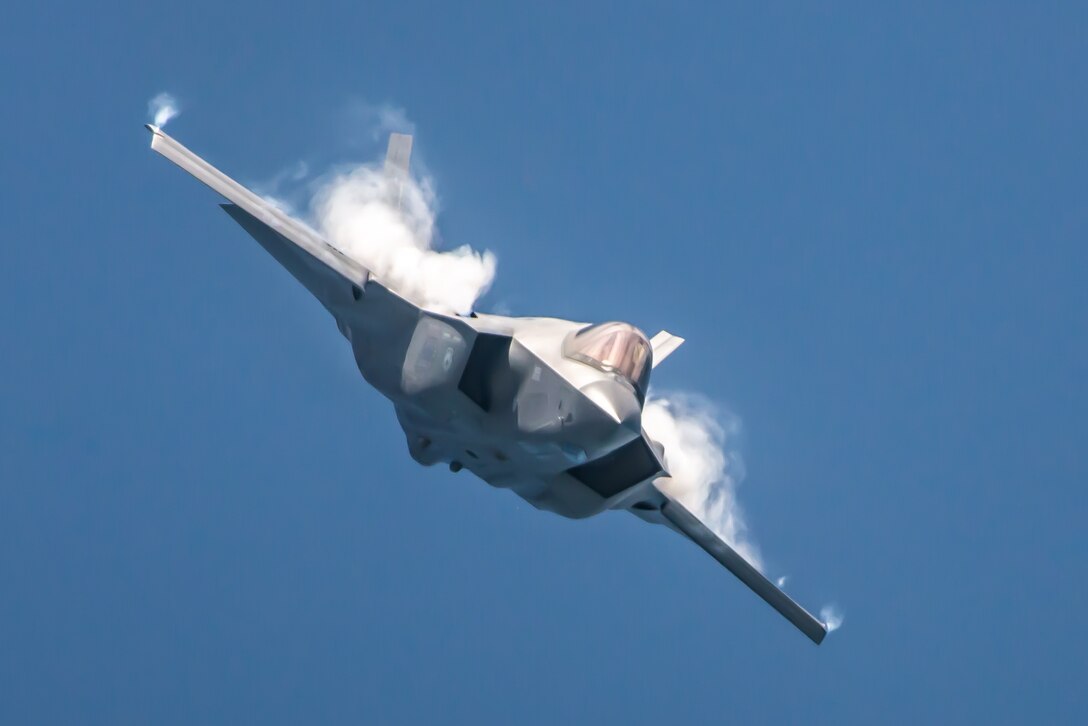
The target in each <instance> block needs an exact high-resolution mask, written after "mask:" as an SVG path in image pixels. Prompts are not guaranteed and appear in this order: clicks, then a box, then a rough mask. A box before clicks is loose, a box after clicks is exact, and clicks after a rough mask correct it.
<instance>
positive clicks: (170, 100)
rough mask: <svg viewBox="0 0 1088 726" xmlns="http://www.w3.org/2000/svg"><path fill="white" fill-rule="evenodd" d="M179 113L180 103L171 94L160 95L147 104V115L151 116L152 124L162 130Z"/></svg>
mask: <svg viewBox="0 0 1088 726" xmlns="http://www.w3.org/2000/svg"><path fill="white" fill-rule="evenodd" d="M179 113H181V110H180V108H179V107H178V101H177V99H176V98H174V97H173V96H171V95H170V94H169V93H165V92H164V93H160V94H158V95H157V96H155V97H154V98H152V99H151V100H150V101H148V103H147V114H148V115H149V116H151V123H153V124H155V125H156V126H158V127H159V128H160V129H161V128H162V127H163V126H166V124H167V123H169V122H170V119H172V118H174V117H175V116H177V115H178V114H179Z"/></svg>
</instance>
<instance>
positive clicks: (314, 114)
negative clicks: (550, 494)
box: [0, 2, 1088, 724]
mask: <svg viewBox="0 0 1088 726" xmlns="http://www.w3.org/2000/svg"><path fill="white" fill-rule="evenodd" d="M322 5H323V7H322V8H320V9H316V8H312V7H306V8H303V7H302V6H301V5H300V6H298V7H297V8H296V9H288V8H287V7H286V6H284V7H278V8H273V7H271V6H267V5H265V4H245V3H241V4H232V5H230V6H224V4H222V3H202V2H189V3H171V4H160V3H130V4H127V5H126V4H119V5H117V6H115V7H113V8H110V9H95V10H93V11H91V10H89V9H88V8H87V7H86V6H85V5H84V4H71V5H64V4H63V3H61V4H48V5H39V6H38V7H35V8H34V9H29V6H28V5H18V6H15V7H12V8H8V9H7V10H6V11H5V15H6V19H5V22H4V23H3V24H2V27H0V89H2V90H3V96H4V98H5V100H6V103H5V104H4V110H3V112H2V113H0V138H3V139H4V140H5V143H4V151H3V159H4V161H3V164H0V184H2V191H3V199H4V212H5V214H4V218H5V224H6V234H5V251H6V253H5V256H4V260H5V262H4V265H3V268H2V269H3V273H4V274H3V283H4V284H3V285H2V286H0V310H2V311H3V312H2V314H0V321H2V324H3V327H4V331H5V340H6V341H7V344H6V345H5V346H4V349H3V355H2V356H0V721H2V722H4V723H72V722H80V723H103V724H105V723H109V724H124V723H159V724H167V723H178V724H190V723H237V722H242V721H245V722H259V723H300V722H306V723H358V722H379V723H381V722H385V723H392V722H459V721H460V722H473V723H475V722H484V723H488V722H495V723H508V722H511V721H513V720H518V721H520V722H525V723H556V722H559V721H567V722H575V723H579V722H600V721H610V722H625V723H660V722H674V721H678V720H683V721H689V722H694V723H712V722H722V721H727V720H731V721H740V722H752V721H769V722H785V723H798V722H811V723H816V722H827V723H873V722H874V721H879V722H892V723H917V722H919V721H945V722H948V721H973V722H991V723H1000V722H1029V721H1030V722H1055V721H1083V720H1084V719H1085V718H1086V717H1088V702H1086V699H1088V696H1086V695H1085V691H1084V683H1083V681H1084V675H1085V673H1086V670H1088V663H1086V656H1085V651H1086V648H1085V646H1086V643H1085V636H1084V632H1083V627H1082V625H1081V621H1082V619H1083V613H1084V611H1085V609H1086V607H1088V587H1086V585H1085V570H1086V563H1088V559H1086V547H1085V544H1086V543H1085V537H1084V524H1085V515H1086V512H1088V507H1086V495H1085V484H1086V474H1088V467H1086V465H1085V461H1084V441H1085V435H1086V433H1088V427H1086V426H1085V423H1084V416H1085V413H1084V412H1085V408H1086V404H1088V400H1086V399H1088V395H1086V386H1085V383H1084V375H1085V372H1086V371H1088V334H1086V333H1088V299H1086V296H1085V284H1084V283H1085V277H1086V273H1088V253H1086V251H1085V248H1086V245H1085V237H1086V234H1085V233H1086V231H1088V211H1086V210H1088V207H1086V205H1085V197H1084V189H1085V188H1086V186H1088V185H1086V183H1085V179H1084V175H1085V171H1084V170H1085V168H1086V162H1088V142H1086V141H1085V135H1084V129H1085V128H1086V127H1088V100H1086V99H1088V97H1086V96H1085V94H1084V82H1085V77H1086V71H1088V67H1086V60H1088V57H1086V56H1088V51H1086V46H1085V43H1084V33H1083V31H1084V28H1085V24H1086V22H1088V13H1086V11H1085V10H1084V9H1083V8H1075V6H1074V4H1072V3H1068V4H1059V5H1050V4H1033V5H1032V8H1031V9H1030V10H1026V9H1024V8H1023V7H1021V5H1020V4H1014V3H987V4H985V5H984V6H979V7H975V8H960V9H956V8H949V7H947V4H946V3H910V4H902V5H896V6H891V7H885V8H881V9H877V8H874V7H873V6H872V4H870V3H857V4H853V5H850V4H842V5H839V6H836V7H834V8H819V9H815V8H813V7H811V6H809V5H808V4H798V5H790V4H774V5H772V6H767V7H758V8H756V7H749V6H744V7H726V6H725V5H723V4H719V3H708V4H701V5H700V4H680V5H674V6H670V7H668V8H667V9H666V8H665V6H664V4H660V5H651V4H633V5H626V4H625V5H623V6H621V5H619V4H617V5H614V6H611V7H609V6H606V5H600V4H593V3H588V4H587V3H577V4H549V5H548V6H547V8H545V7H544V6H543V4H542V5H541V7H539V8H536V9H530V8H526V7H515V6H514V5H513V4H507V3H496V4H494V5H490V6H489V5H486V4H471V5H466V6H464V7H461V8H458V9H453V8H436V7H431V6H430V5H429V4H419V5H415V4H412V3H396V4H382V5H370V4H366V3H358V2H355V3H335V4H322ZM163 90H168V91H170V92H172V93H174V94H175V95H177V96H178V98H179V99H180V100H181V103H182V105H183V108H184V112H183V114H182V115H181V116H180V117H179V118H177V119H176V120H175V121H174V122H173V123H172V124H171V126H170V129H169V130H170V132H171V133H173V134H175V135H176V136H177V137H178V138H179V139H181V140H182V141H184V142H185V143H186V144H188V145H190V146H191V147H192V148H194V149H195V150H197V151H198V152H200V153H201V154H203V155H205V156H206V157H207V158H209V159H210V160H212V161H213V162H214V163H216V164H218V165H219V166H221V167H222V168H223V169H225V170H227V171H228V172H229V173H231V174H233V175H235V176H236V177H238V178H240V179H242V180H244V181H247V182H259V181H261V180H267V179H270V178H272V177H273V176H274V175H275V174H276V173H277V172H279V171H280V170H282V169H284V168H288V167H290V166H291V165H292V164H295V163H297V162H298V161H299V160H306V161H307V162H308V163H309V164H311V167H312V168H315V169H317V170H321V169H326V168H328V165H329V164H331V163H333V162H335V161H346V160H353V159H354V160H361V159H367V158H370V157H372V156H373V155H375V154H376V153H378V145H377V144H375V143H373V141H372V140H371V139H370V138H369V137H368V135H367V134H366V133H364V131H365V128H364V126H363V124H362V122H361V121H360V120H359V119H358V118H357V116H355V115H353V113H352V108H354V107H355V106H356V105H357V104H359V103H371V104H382V103H391V104H395V105H397V106H400V107H403V108H404V109H406V111H407V113H408V115H409V116H410V117H411V119H412V120H413V121H414V122H415V124H416V127H417V129H416V130H417V141H418V150H419V153H420V155H421V158H422V159H424V160H425V161H426V163H427V166H428V167H429V169H430V170H431V171H432V172H433V174H434V176H435V178H436V180H437V183H438V187H439V194H440V197H441V200H442V214H441V217H440V220H439V224H440V228H441V230H442V234H443V237H444V239H445V240H446V241H447V242H448V243H450V244H464V243H469V244H472V245H474V246H476V247H479V248H488V249H491V250H493V251H494V252H495V253H496V254H497V255H498V258H499V273H498V278H497V280H496V283H495V285H494V287H493V289H492V290H491V292H490V293H489V294H488V295H487V297H486V298H485V299H484V300H483V302H482V304H481V307H482V308H483V309H494V308H496V307H500V306H501V307H502V308H505V309H508V310H510V311H512V312H513V313H516V314H549V315H557V316H563V317H572V318H577V319H587V320H610V319H622V320H630V321H631V322H633V323H635V324H637V325H639V326H640V327H643V328H644V329H646V330H650V331H655V330H658V329H661V328H668V329H669V330H673V331H675V332H677V333H679V334H681V335H684V336H685V337H686V338H687V339H688V342H687V343H686V344H685V346H684V347H683V348H681V349H680V351H679V352H677V353H676V354H675V355H674V356H673V357H672V358H670V359H669V361H668V363H667V364H666V365H664V366H662V367H661V368H659V369H658V371H656V372H655V383H656V384H657V385H658V386H660V387H664V388H675V389H685V390H694V391H699V392H701V393H703V394H705V395H706V396H708V397H709V398H710V399H712V400H713V401H715V402H717V403H718V405H720V406H721V407H722V408H723V409H727V410H729V411H732V412H734V413H735V414H736V415H737V416H739V417H740V419H741V420H742V421H743V425H744V437H743V442H742V444H741V450H742V453H743V456H744V460H745V463H746V466H747V471H748V475H747V478H746V480H745V481H744V483H743V485H742V486H741V488H740V498H741V501H742V503H743V505H744V507H745V510H746V512H747V514H748V518H749V522H750V525H751V528H752V533H753V535H754V537H755V539H756V541H757V542H758V543H759V545H760V547H761V549H762V552H763V555H764V558H765V560H766V561H767V562H768V564H769V565H770V567H771V568H772V569H773V570H774V571H775V572H786V573H789V574H790V576H791V579H790V591H791V593H792V594H794V595H795V596H796V597H797V598H798V599H800V600H801V601H802V602H803V603H804V604H806V605H807V606H810V607H812V608H814V609H815V608H818V607H819V606H820V605H822V604H824V603H827V602H831V601H834V602H837V603H839V604H840V605H841V607H842V608H843V610H844V611H845V613H846V624H845V626H844V627H843V628H842V630H840V631H838V632H836V633H834V634H833V635H832V636H831V637H829V638H828V639H827V641H826V642H825V644H824V645H823V646H821V647H819V648H816V647H813V646H812V645H811V644H810V643H809V642H807V641H806V640H805V639H804V638H803V637H802V636H800V635H799V634H798V633H796V632H795V631H793V630H792V628H790V627H789V626H788V625H786V624H785V623H784V622H783V621H781V619H780V618H778V617H777V616H775V615H774V613H773V612H771V611H770V610H769V609H768V608H767V607H766V606H765V605H763V604H762V603H761V602H759V601H758V599H757V598H755V597H754V596H752V595H751V594H750V593H748V592H747V591H745V590H744V589H743V588H742V587H741V586H740V585H739V584H738V583H737V582H735V581H734V580H733V579H732V578H731V577H730V576H729V575H728V574H727V573H725V572H724V571H722V570H721V569H720V568H719V567H718V566H717V565H716V564H715V563H714V562H712V561H711V560H710V559H709V558H707V557H706V556H705V555H703V554H702V553H701V552H699V551H698V550H697V549H696V548H695V547H694V546H692V545H691V544H690V543H687V542H685V541H683V540H682V539H681V538H679V537H677V536H674V535H671V534H670V533H669V532H667V531H665V530H663V529H656V528H651V527H649V526H647V525H644V524H643V523H641V522H639V521H637V520H636V519H635V518H633V517H630V516H626V515H620V514H614V515H609V516H602V517H599V518H596V519H593V520H589V521H580V522H572V521H566V520H562V519H560V518H558V517H554V516H551V515H548V514H544V513H540V512H537V511H535V510H532V508H531V507H529V506H527V505H525V504H524V503H522V502H520V500H518V499H517V498H516V497H514V496H512V495H509V494H507V493H504V492H499V491H494V490H492V489H490V488H489V487H488V486H487V485H485V484H483V483H482V482H479V481H477V480H474V479H473V478H471V477H469V476H467V475H465V474H461V475H459V476H453V475H451V474H450V473H449V472H447V471H444V470H438V469H422V468H420V467H418V466H416V465H415V464H414V463H413V462H412V461H411V460H410V459H409V458H408V455H407V452H406V448H405V446H404V442H403V437H402V434H401V433H400V431H399V429H398V427H397V425H396V422H395V419H394V417H393V414H392V410H391V408H390V406H389V405H388V404H387V403H386V402H385V401H384V400H383V399H381V398H380V396H378V394H376V393H375V392H374V391H372V390H370V389H369V388H367V386H366V385H365V384H364V383H363V381H362V380H361V378H360V377H359V375H358V373H357V371H356V370H355V368H354V364H353V362H352V360H351V356H350V352H349V350H348V348H347V346H346V345H345V343H344V341H343V340H342V339H341V338H340V336H339V335H338V333H337V331H336V329H335V327H334V325H333V324H332V321H331V319H329V318H328V316H327V314H326V313H325V312H324V311H323V310H322V309H321V308H320V306H319V305H317V304H316V303H315V302H314V301H312V300H311V299H309V298H308V297H307V294H306V293H305V292H304V291H303V290H302V288H301V287H299V286H298V285H297V284H295V283H294V282H293V281H292V280H291V279H290V278H289V277H288V275H287V274H286V273H284V272H283V271H282V270H280V269H279V268H277V267H276V265H275V264H274V262H273V261H272V260H271V259H270V258H269V257H268V256H267V255H265V254H264V253H263V251H262V250H261V249H260V248H259V247H258V246H257V245H256V244H254V243H253V242H252V241H251V240H250V239H249V238H247V237H246V236H245V234H244V233H242V232H241V230H239V229H237V228H236V227H235V226H234V225H233V222H231V221H230V219H229V218H227V217H226V215H224V214H223V213H222V212H220V211H219V210H218V209H217V207H216V202H217V200H216V199H215V198H214V196H213V195H212V194H211V193H210V192H208V191H207V190H206V189H204V188H203V187H201V186H200V185H199V184H197V183H196V182H194V181H193V180H191V179H189V178H188V177H186V176H185V175H184V174H183V173H181V172H180V171H178V170H177V169H174V168H172V167H170V165H169V164H168V163H167V162H166V161H165V160H163V159H161V158H159V157H158V156H156V155H154V154H152V153H151V152H150V151H149V150H148V148H147V142H148V139H147V134H146V131H144V130H143V128H142V124H143V123H144V122H145V121H146V120H147V119H146V104H147V101H148V99H150V98H151V97H152V96H153V95H154V94H155V93H157V92H159V91H163Z"/></svg>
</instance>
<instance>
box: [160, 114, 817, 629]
mask: <svg viewBox="0 0 1088 726" xmlns="http://www.w3.org/2000/svg"><path fill="white" fill-rule="evenodd" d="M147 129H148V130H149V131H150V132H151V148H152V149H153V150H155V151H157V152H158V153H160V154H162V155H163V156H165V157H166V158H167V159H169V160H170V161H172V162H174V163H175V164H177V165H178V166H179V167H181V168H182V169H184V170H185V171H187V172H189V173H190V174H192V175H193V176H194V177H196V178H197V179H199V180H200V181H202V182H204V183H205V184H206V185H208V186H209V187H211V188H212V190H213V191H215V192H217V193H218V194H220V195H222V196H223V197H224V198H226V200H227V203H226V204H223V205H221V206H222V207H223V209H224V210H225V211H226V212H227V214H229V215H230V216H231V217H232V218H233V219H234V220H235V221H236V222H237V223H238V224H239V225H241V226H242V228H243V229H244V230H245V231H246V232H248V233H249V234H250V236H252V237H253V238H254V239H255V240H257V242H258V243H259V244H260V245H261V246H262V247H264V249H265V250H267V251H268V253H269V254H271V255H272V257H274V258H275V259H276V261H278V262H279V263H280V264H281V265H283V267H285V268H286V269H287V271H288V272H290V273H291V275H293V276H294V277H295V279H297V280H298V281H299V282H300V283H302V285H303V286H304V287H305V288H306V289H307V290H309V291H310V292H311V293H312V294H313V296H314V297H316V298H317V299H318V301H320V303H321V304H322V305H324V306H325V308H326V309H327V310H328V311H329V313H331V314H332V317H333V319H334V320H335V321H336V326H337V328H339V330H340V333H341V334H342V335H343V336H344V337H345V338H346V339H347V341H348V342H349V343H350V344H351V349H352V353H353V354H354V357H355V361H356V363H357V365H358V367H359V371H360V373H362V375H363V378H364V379H366V381H367V382H369V383H370V384H371V385H372V386H374V387H375V388H376V389H377V390H378V391H379V392H380V393H381V394H382V395H384V396H385V397H386V398H388V399H389V400H390V401H391V402H392V403H393V407H394V409H395V410H396V415H397V419H398V420H399V422H400V425H401V426H402V427H403V429H404V434H405V436H406V437H407V442H408V452H409V453H410V454H411V456H412V458H413V459H415V460H416V461H417V462H419V463H420V464H423V465H425V466H432V465H435V464H445V465H447V466H449V468H450V470H451V471H454V472H457V471H460V470H461V469H468V470H469V471H471V472H472V473H473V474H475V475H476V476H478V477H479V478H481V479H483V480H484V481H485V482H487V483H488V484H491V485H492V486H495V487H500V488H503V489H509V490H511V491H512V492H514V493H515V494H517V495H518V496H520V497H522V498H523V499H525V500H526V501H527V502H529V503H530V504H532V505H533V506H535V507H537V508H539V509H543V510H547V511H550V512H555V513H556V514H559V515H562V516H564V517H572V518H582V517H589V516H592V515H595V514H598V513H600V512H603V511H605V510H615V509H625V510H627V511H629V512H632V513H633V514H635V515H637V516H638V517H640V518H642V519H643V520H646V521H647V522H652V523H656V524H662V525H665V526H667V527H669V528H671V529H673V530H675V531H677V532H679V533H680V534H682V535H685V536H686V537H688V538H690V539H691V540H692V541H693V542H695V543H696V544H697V545H699V546H700V547H702V548H703V549H704V550H705V551H706V552H707V553H709V554H710V555H711V557H713V558H714V559H716V560H717V561H718V562H720V563H721V564H722V565H724V566H725V567H726V568H727V569H728V570H729V571H730V572H732V573H733V574H734V575H736V576H737V577H738V578H739V579H740V580H741V582H743V583H744V584H745V585H747V586H748V587H749V588H751V589H752V590H753V591H754V592H755V593H756V594H757V595H759V596H760V597H761V598H763V599H764V600H765V601H766V602H767V603H768V604H770V605H771V607H773V608H774V609H775V610H777V611H778V612H779V613H781V614H782V615H783V616H784V617H785V618H786V619H787V620H789V622H791V623H793V624H794V625H795V626H796V627H797V628H798V629H800V630H801V632H803V633H804V634H805V635H807V636H808V637H809V638H810V639H811V640H812V641H814V642H815V643H817V644H818V643H820V642H821V641H822V640H823V639H824V636H825V635H826V634H827V626H826V625H824V624H823V623H822V622H820V621H819V620H818V619H816V618H815V617H813V616H812V615H810V614H809V613H808V612H807V611H806V610H805V609H804V608H802V607H801V606H800V605H798V604H797V603H796V602H794V601H793V600H792V599H791V598H790V597H789V596H788V595H786V594H785V593H784V592H783V591H782V590H781V589H779V588H778V587H776V586H775V585H774V584H773V583H772V582H771V581H770V580H768V579H767V578H766V577H765V576H764V575H763V574H762V573H761V572H760V571H759V570H758V569H756V568H755V567H754V566H752V565H751V564H750V563H748V562H747V561H746V560H745V559H744V558H743V557H742V556H741V555H740V554H739V553H738V552H737V551H736V550H734V549H733V548H732V547H731V546H730V545H729V544H728V543H726V542H725V541H723V540H722V539H721V538H720V537H718V536H717V535H716V534H715V533H714V532H713V531H711V529H710V528H708V527H707V526H706V525H704V524H703V522H701V521H700V520H699V519H698V518H697V517H696V516H695V515H694V514H692V513H691V512H690V511H688V509H686V508H685V507H684V506H683V505H682V504H680V503H679V502H678V501H676V500H675V499H672V498H670V497H669V496H668V495H667V494H666V493H665V492H664V491H663V489H662V488H660V487H658V486H657V485H656V484H655V482H656V481H657V480H659V479H660V478H662V477H667V476H668V475H669V474H668V467H667V466H666V463H667V461H668V455H669V452H667V451H665V450H664V449H663V447H662V446H661V445H660V444H659V443H657V442H655V441H654V440H653V439H651V438H650V437H649V436H648V435H647V433H646V431H645V430H644V429H643V427H642V408H643V403H644V402H645V399H646V391H647V386H648V385H649V382H650V372H651V371H652V370H653V369H654V367H655V366H657V365H658V364H660V363H661V362H662V361H664V360H665V359H666V358H667V357H668V356H669V355H670V354H672V353H673V352H674V351H675V350H676V349H677V348H678V347H679V346H680V344H681V343H683V342H684V341H683V339H682V338H679V337H677V336H675V335H672V334H670V333H668V332H665V331H662V332H660V333H658V334H657V335H655V336H654V337H653V338H648V337H647V336H646V335H645V334H644V333H643V332H642V331H640V330H639V329H638V328H636V327H635V326H633V325H630V324H628V323H624V322H606V323H599V324H587V323H580V322H574V321H570V320H560V319H556V318H532V317H506V316H502V315H484V314H478V313H472V314H469V315H466V316H461V315H449V314H445V313H443V312H439V311H436V310H431V309H428V308H426V307H421V306H419V305H416V304H414V303H412V302H411V301H409V300H408V299H406V298H405V297H403V296H401V295H398V294H397V293H396V292H395V291H394V290H392V289H390V287H388V286H387V285H385V284H383V283H382V280H381V279H379V278H378V277H376V276H375V275H373V274H372V273H371V271H369V270H367V269H366V268H365V267H364V266H363V265H361V264H360V263H359V262H358V261H356V260H354V259H352V258H351V257H348V256H347V255H345V254H344V253H342V252H341V251H340V250H338V249H337V248H336V247H334V246H333V245H331V244H330V243H329V242H327V241H326V240H325V239H322V237H321V236H320V235H319V234H318V233H317V232H316V231H314V230H313V229H312V228H310V227H309V226H307V225H306V224H304V223H303V222H301V221H299V220H297V219H293V218H292V217H290V216H289V215H288V214H286V213H285V212H284V211H283V210H281V209H280V208H278V207H277V206H276V205H274V204H271V203H270V202H268V201H267V200H265V199H263V198H262V197H260V196H259V195H257V194H255V193H254V192H252V191H250V190H249V189H247V188H245V187H244V186H242V185H241V184H239V183H238V182H236V181H234V180H233V179H231V178H230V177H228V176H227V175H226V174H224V173H223V172H221V171H219V170H218V169H216V168H215V167H213V166H212V165H211V164H209V163H208V162H206V161H205V160H203V159H202V158H200V157H199V156H197V155H196V154H194V153H193V152H192V151H190V150H189V149H187V148H186V147H185V146H183V145H182V144H180V143H179V142H178V141H176V140H175V139H173V138H172V137H170V136H168V135H167V134H166V133H164V132H163V131H162V129H160V128H158V127H156V126H152V125H150V124H149V125H148V126H147ZM411 150H412V137H410V136H407V135H403V134H392V135H391V136H390V140H389V146H388V152H387V155H386V163H385V170H384V173H385V174H388V175H391V176H392V177H393V179H394V180H395V179H406V178H407V175H408V168H409V159H410V156H411ZM392 186H393V188H397V186H396V185H392ZM394 203H395V200H394Z"/></svg>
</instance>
